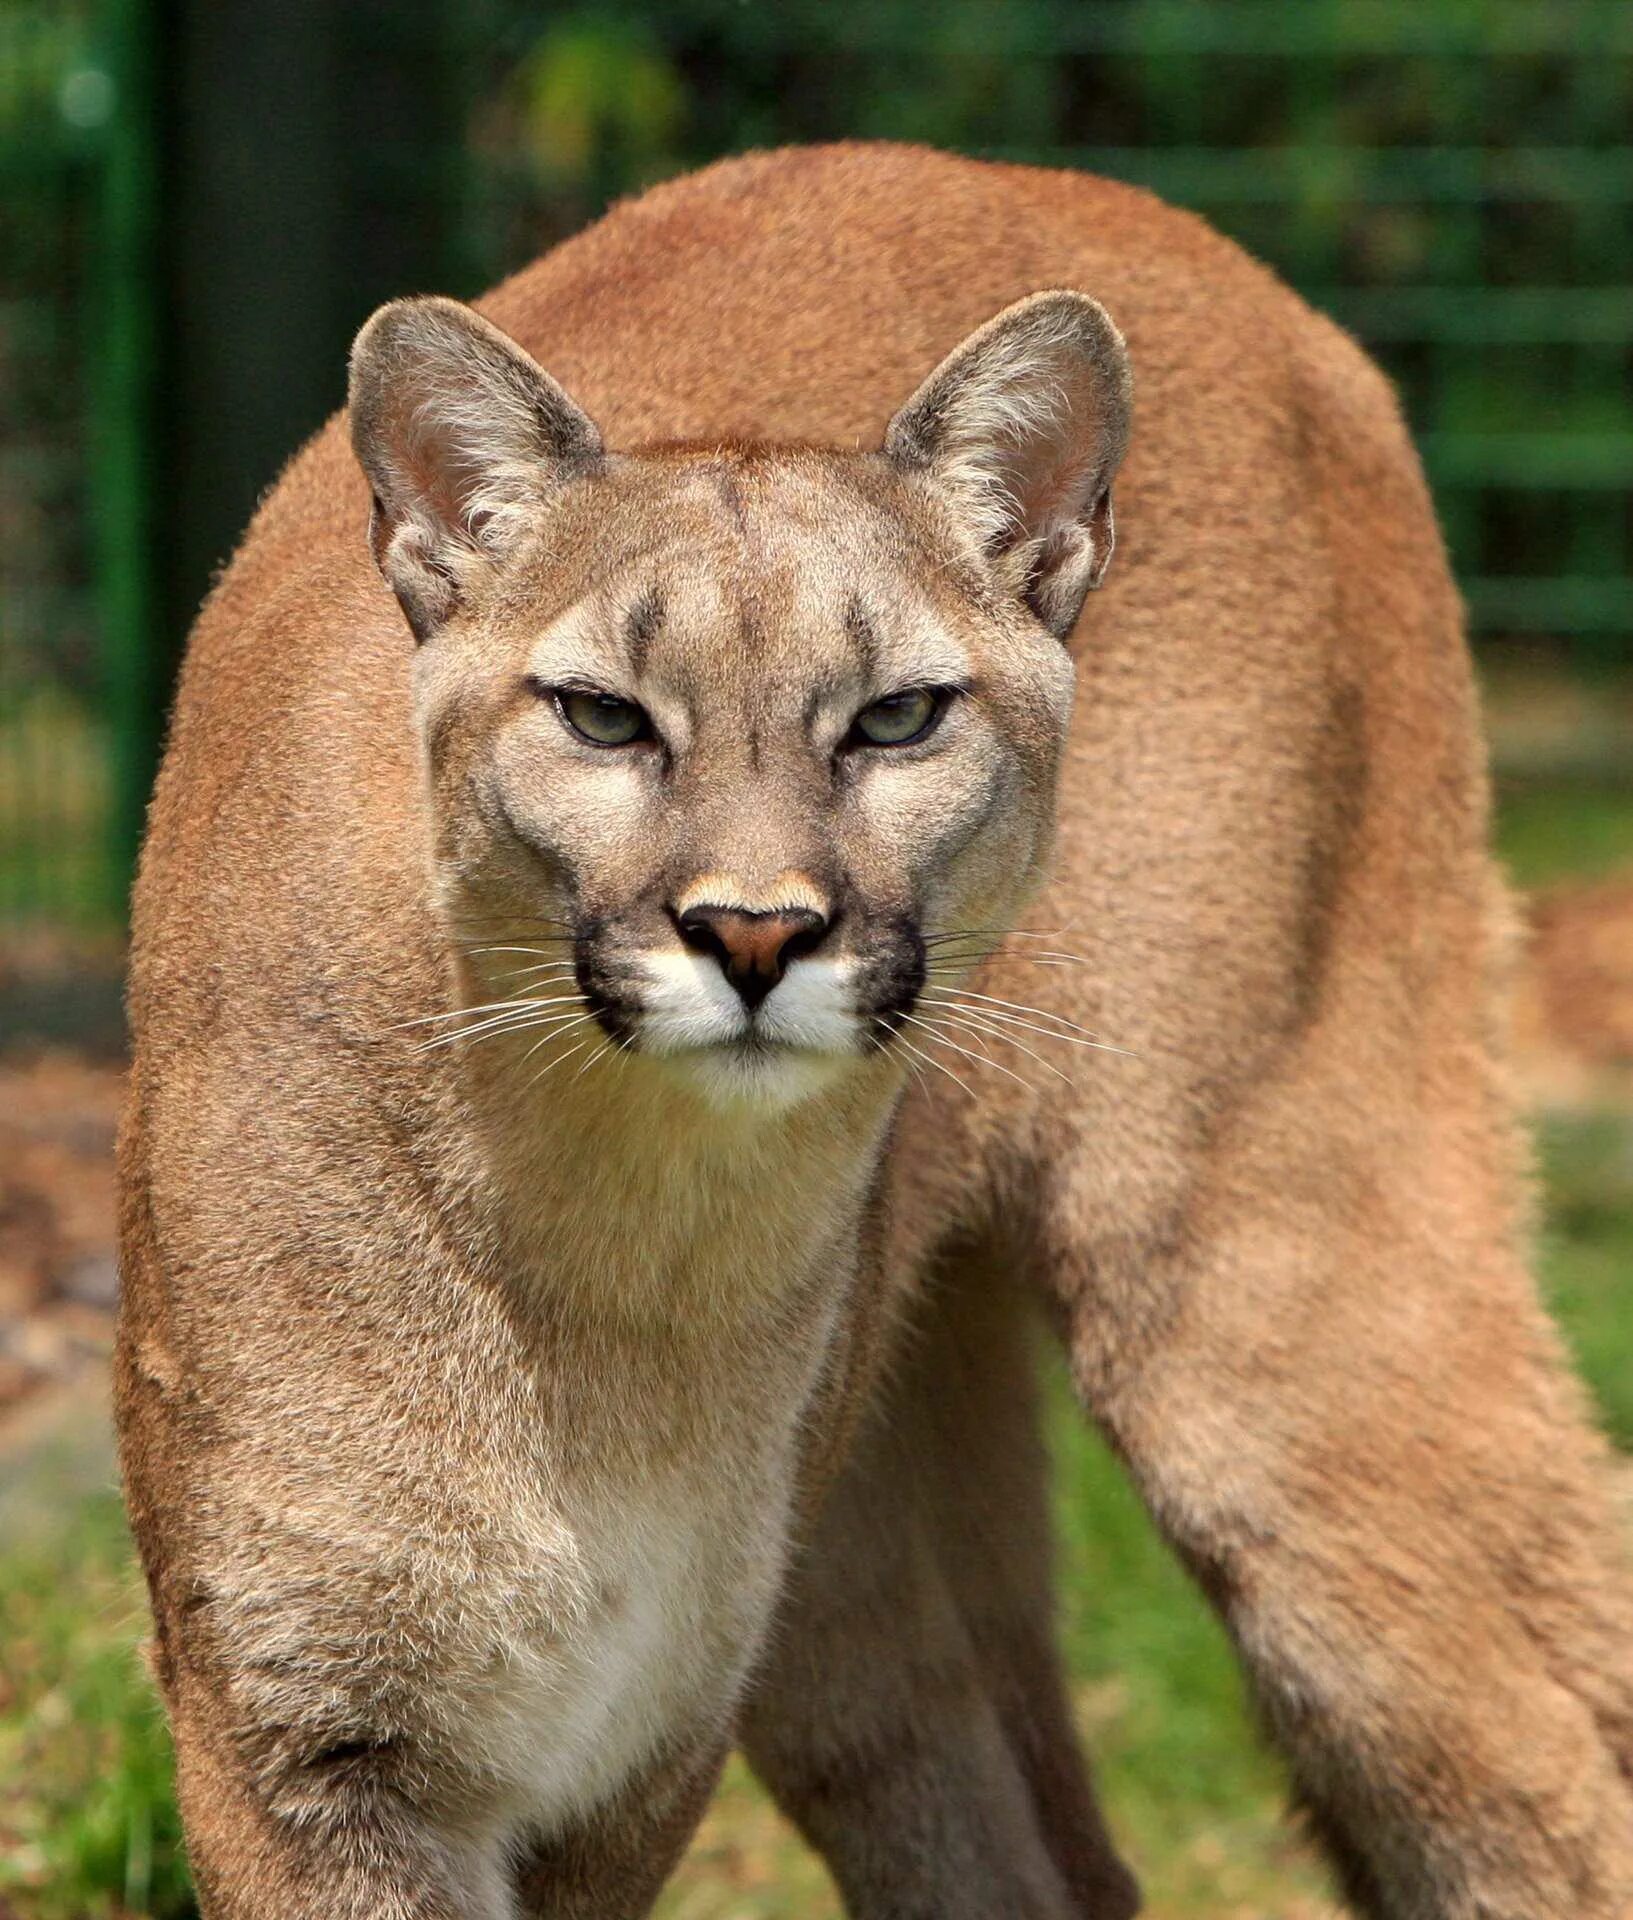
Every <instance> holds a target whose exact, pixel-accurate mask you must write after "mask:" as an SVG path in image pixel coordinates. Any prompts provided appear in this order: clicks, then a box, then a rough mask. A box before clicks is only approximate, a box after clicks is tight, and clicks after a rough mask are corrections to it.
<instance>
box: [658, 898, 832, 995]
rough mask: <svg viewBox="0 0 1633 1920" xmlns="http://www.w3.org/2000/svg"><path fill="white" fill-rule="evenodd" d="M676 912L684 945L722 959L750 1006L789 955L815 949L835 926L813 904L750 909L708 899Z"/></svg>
mask: <svg viewBox="0 0 1633 1920" xmlns="http://www.w3.org/2000/svg"><path fill="white" fill-rule="evenodd" d="M673 918H674V922H675V927H676V930H677V931H678V932H679V934H680V937H681V939H682V940H683V941H685V943H686V945H687V946H688V947H690V948H691V950H692V952H693V953H707V954H709V955H711V956H712V957H713V958H714V959H715V960H716V961H718V962H719V965H720V971H721V972H722V973H723V974H724V975H725V976H726V978H727V979H728V980H729V981H730V982H731V984H732V985H733V986H734V987H735V988H736V989H737V992H738V994H739V995H740V996H741V998H742V1001H743V1004H744V1005H745V1006H746V1007H748V1008H749V1009H750V1010H751V1011H752V1010H753V1009H754V1008H755V1007H757V1006H758V1005H759V1004H760V1002H761V1001H762V1000H763V999H764V998H765V997H766V995H767V994H768V993H769V992H770V991H771V989H772V988H773V987H774V986H775V985H776V984H777V982H778V981H779V980H780V979H781V978H782V977H783V975H784V974H785V973H786V972H787V971H788V963H789V961H790V960H797V959H799V958H800V957H801V956H802V955H804V954H807V953H812V952H814V951H815V950H816V948H818V947H819V946H821V944H822V942H823V941H824V940H826V939H827V937H828V935H829V933H830V932H831V931H832V928H833V921H832V920H831V919H830V918H829V917H828V916H827V915H826V914H822V913H817V912H816V911H815V910H814V909H812V908H810V907H777V908H771V909H769V910H752V909H749V908H746V907H721V906H714V905H712V904H711V903H710V902H709V901H707V900H704V901H700V902H699V903H698V905H696V906H695V907H688V908H687V909H686V911H685V912H684V913H676V914H674V915H673Z"/></svg>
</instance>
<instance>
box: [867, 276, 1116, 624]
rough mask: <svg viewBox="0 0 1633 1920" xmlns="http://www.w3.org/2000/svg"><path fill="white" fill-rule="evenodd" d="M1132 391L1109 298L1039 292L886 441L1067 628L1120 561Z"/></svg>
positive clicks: (999, 320)
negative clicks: (1114, 553) (1118, 483)
mask: <svg viewBox="0 0 1633 1920" xmlns="http://www.w3.org/2000/svg"><path fill="white" fill-rule="evenodd" d="M1132 399H1133V384H1132V380H1131V377H1130V373H1129V364H1128V353H1127V350H1126V349H1125V347H1124V345H1123V337H1122V335H1121V334H1120V333H1119V332H1118V331H1117V329H1116V327H1115V326H1113V325H1112V322H1111V319H1110V317H1109V316H1108V314H1107V313H1106V310H1105V308H1104V307H1102V306H1101V305H1100V303H1099V302H1098V301H1097V300H1091V299H1090V298H1089V297H1088V295H1087V294H1082V293H1069V292H1058V293H1035V294H1032V295H1031V296H1030V297H1029V298H1028V299H1025V300H1019V301H1017V302H1016V303H1015V305H1014V306H1012V307H1005V308H1004V310H1003V312H1002V313H1000V314H998V315H997V317H996V318H994V319H992V320H989V321H988V322H987V324H986V325H985V326H984V327H981V328H979V329H977V331H976V332H974V333H972V334H971V335H970V337H969V338H968V339H967V340H966V341H965V342H964V344H963V345H962V346H961V347H957V348H955V349H954V351H953V352H952V353H951V354H949V355H948V357H947V358H946V359H945V360H943V361H942V363H941V365H940V366H939V367H937V368H936V370H935V372H934V373H932V374H931V375H930V377H929V379H928V380H926V381H925V382H924V384H923V386H921V387H920V388H919V390H918V392H917V393H915V394H914V395H913V397H912V399H911V400H909V401H908V403H907V405H906V406H905V407H903V408H902V410H901V412H900V413H898V414H897V415H896V417H895V418H894V419H893V420H892V421H891V423H890V426H889V428H888V430H887V431H886V434H885V452H886V454H887V455H888V456H889V457H890V458H891V459H893V460H895V461H896V462H897V463H898V464H899V465H901V466H903V467H908V468H913V469H917V470H919V471H922V472H926V473H928V474H929V475H930V476H931V478H933V479H934V480H936V481H938V482H939V483H940V484H941V485H942V486H943V487H944V488H945V490H946V492H947V494H948V495H949V496H950V497H951V500H952V502H953V505H954V508H955V511H956V512H957V514H958V516H959V518H960V520H961V521H962V523H963V524H964V526H965V528H966V530H967V531H968V533H969V534H970V536H971V538H972V539H973V540H974V541H975V543H976V544H977V545H978V546H979V547H980V548H981V549H982V550H983V551H984V552H985V553H986V554H987V555H988V557H989V559H991V560H992V561H993V563H994V564H995V566H996V567H997V569H998V571H999V573H1000V575H1001V577H1003V578H1004V579H1006V580H1008V581H1009V582H1010V583H1011V584H1012V585H1013V586H1014V589H1015V591H1016V592H1017V593H1019V594H1020V595H1021V597H1022V598H1023V599H1024V600H1025V601H1026V603H1027V605H1028V606H1029V607H1031V609H1032V611H1033V612H1034V613H1035V614H1036V615H1037V617H1038V618H1039V619H1040V620H1041V621H1042V622H1043V624H1044V625H1045V626H1046V627H1048V628H1049V629H1050V630H1051V631H1052V632H1054V633H1056V634H1058V635H1059V636H1060V637H1061V638H1062V639H1064V638H1065V637H1066V635H1067V634H1068V633H1070V631H1071V629H1072V626H1073V623H1074V622H1075V621H1076V619H1077V616H1078V614H1079V612H1081V610H1082V606H1083V598H1084V595H1085V594H1086V593H1088V591H1089V590H1090V589H1091V588H1093V587H1097V586H1099V584H1100V582H1101V580H1102V579H1103V578H1104V576H1105V571H1106V565H1107V562H1108V561H1109V560H1110V559H1111V549H1112V540H1113V525H1112V516H1111V482H1112V478H1113V476H1114V475H1115V474H1116V471H1117V468H1118V464H1119V463H1120V461H1121V460H1122V457H1123V453H1124V451H1125V449H1126V447H1127V445H1128V429H1129V414H1130V409H1131V405H1132Z"/></svg>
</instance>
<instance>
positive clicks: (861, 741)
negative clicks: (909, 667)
mask: <svg viewBox="0 0 1633 1920" xmlns="http://www.w3.org/2000/svg"><path fill="white" fill-rule="evenodd" d="M946 704H947V695H946V693H945V692H944V691H942V690H940V689H938V688H935V687H908V688H906V689H905V690H904V691H903V692H901V693H890V694H886V695H885V697H884V699H883V700H875V701H874V703H873V705H872V706H871V707H864V708H863V709H862V711H861V712H860V713H859V714H858V715H857V716H856V718H855V720H854V721H852V723H851V742H850V743H851V744H853V745H865V746H870V747H905V746H908V745H910V744H911V743H912V742H913V741H915V740H922V739H923V738H924V736H925V735H926V734H927V733H929V732H930V730H931V728H932V727H934V725H935V724H936V722H937V721H938V720H939V719H940V718H941V714H942V709H943V708H944V707H945V706H946Z"/></svg>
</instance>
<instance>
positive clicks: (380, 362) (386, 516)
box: [349, 299, 602, 640]
mask: <svg viewBox="0 0 1633 1920" xmlns="http://www.w3.org/2000/svg"><path fill="white" fill-rule="evenodd" d="M349 402H350V407H351V427H352V446H353V448H354V450H355V451H356V454H357V458H358V462H359V464H360V465H361V466H362V469H363V471H364V472H365V473H366V474H367V475H368V477H369V484H370V486H372V487H373V489H374V517H373V520H372V521H371V523H370V527H369V544H370V546H371V547H372V548H373V551H374V558H375V561H376V564H377V565H378V566H379V568H380V571H381V573H382V574H384V575H385V578H386V580H387V582H388V583H389V585H390V587H391V589H392V591H393V592H394V593H395V594H396V596H397V598H398V600H399V601H400V602H401V604H402V609H403V612H404V613H405V614H406V615H407V616H408V624H409V626H410V627H412V628H413V630H414V635H415V638H416V639H419V640H423V639H425V638H426V636H427V635H428V634H430V633H432V632H434V631H435V629H436V628H438V627H439V626H441V625H442V623H443V622H444V621H445V620H447V619H448V618H449V616H450V615H451V614H452V613H453V612H454V611H455V609H456V608H457V607H458V605H459V602H460V599H461V596H462V595H463V593H464V592H465V591H466V589H467V587H468V586H469V584H470V582H471V581H472V579H473V578H474V577H475V575H476V574H477V573H478V572H479V571H480V570H482V569H483V568H484V567H485V566H487V565H489V564H491V563H492V562H493V561H495V560H497V559H500V558H502V557H503V555H504V554H505V553H507V552H508V551H510V549H511V548H512V547H513V546H514V545H515V543H516V541H517V540H518V538H519V537H520V535H521V534H522V532H523V531H524V530H525V528H526V526H527V524H528V522H529V520H530V519H531V518H532V516H533V515H534V514H535V513H536V512H537V510H538V509H539V507H540V506H541V505H542V504H543V502H544V501H545V499H546V498H547V497H548V495H549V492H550V490H551V489H552V488H553V487H556V486H559V485H561V484H562V483H563V482H565V481H567V480H569V479H572V478H574V477H576V476H578V475H581V474H584V473H589V472H592V471H594V469H595V468H596V467H598V466H599V465H600V463H601V459H602V446H601V435H600V433H599V432H598V431H597V429H596V426H595V423H594V422H593V421H592V420H591V419H590V417H589V416H588V415H587V414H586V413H584V412H583V411H582V410H581V409H580V408H579V407H578V406H577V405H576V404H575V402H574V401H572V400H571V399H569V397H568V396H567V394H566V393H564V392H563V391H562V389H561V388H560V387H559V386H557V384H556V383H555V381H554V380H552V379H551V378H550V376H549V374H547V373H546V372H545V371H544V369H543V368H542V367H540V366H539V365H538V363H537V362H536V361H534V360H533V359H532V358H531V357H530V356H529V355H528V354H526V353H524V352H523V351H522V349H521V348H520V347H519V346H517V344H516V343H515V341H514V340H512V339H511V338H510V337H509V336H508V335H507V334H504V333H501V332H500V331H499V329H498V328H497V327H495V326H492V325H490V324H489V322H488V321H486V320H484V319H482V317H481V316H480V315H479V314H477V313H474V312H472V310H471V309H470V308H469V307H466V306H462V305H461V304H460V303H459V302H458V301H457V300H441V299H417V300H393V301H392V302H391V303H390V304H389V305H388V306H384V307H381V308H380V310H379V311H378V312H377V313H375V314H374V315H373V317H372V318H371V319H369V320H368V321H367V322H366V323H365V325H364V327H363V330H362V331H361V332H360V333H359V334H358V336H357V340H356V342H355V344H354V345H353V347H352V356H351V383H350V392H349Z"/></svg>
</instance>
